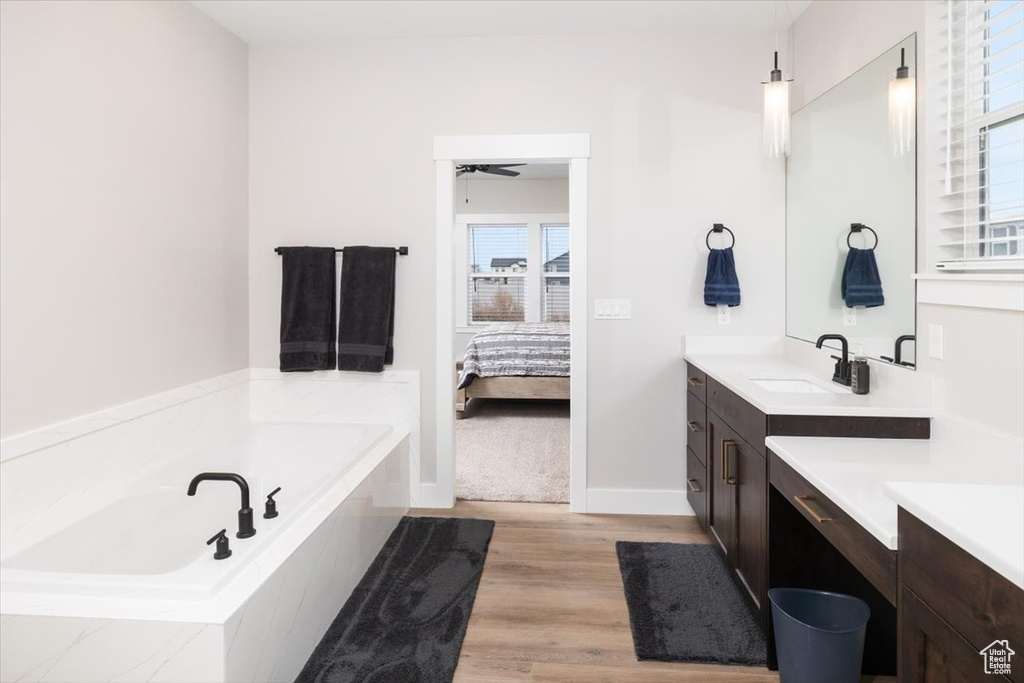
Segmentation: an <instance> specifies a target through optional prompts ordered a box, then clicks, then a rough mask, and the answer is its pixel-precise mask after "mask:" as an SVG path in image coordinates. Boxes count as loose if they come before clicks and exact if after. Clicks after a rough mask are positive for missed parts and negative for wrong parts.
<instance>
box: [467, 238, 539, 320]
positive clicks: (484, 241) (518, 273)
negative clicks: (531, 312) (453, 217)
mask: <svg viewBox="0 0 1024 683" xmlns="http://www.w3.org/2000/svg"><path fill="white" fill-rule="evenodd" d="M468 237H469V240H468V242H469V254H468V255H467V256H468V263H469V283H468V294H469V297H468V298H469V323H470V324H480V323H494V322H524V321H525V320H526V288H527V282H526V274H527V246H526V226H525V225H470V226H469V236H468Z"/></svg>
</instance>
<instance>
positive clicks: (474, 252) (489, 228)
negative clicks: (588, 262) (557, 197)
mask: <svg viewBox="0 0 1024 683" xmlns="http://www.w3.org/2000/svg"><path fill="white" fill-rule="evenodd" d="M456 228H457V229H456V239H457V242H460V243H461V244H458V245H457V247H456V248H457V249H458V251H457V252H456V254H457V264H456V267H457V268H458V269H459V270H460V271H461V272H463V273H465V277H464V278H459V279H460V280H461V283H460V285H459V291H458V297H459V300H458V301H457V302H456V303H457V308H456V311H457V326H458V327H461V328H479V327H483V326H486V325H490V324H493V323H500V322H510V323H511V322H536V323H539V322H566V323H567V322H569V222H568V217H567V216H564V215H558V214H556V215H533V214H530V215H518V214H516V215H500V216H499V215H487V214H480V215H459V216H457V217H456ZM535 264H539V265H535Z"/></svg>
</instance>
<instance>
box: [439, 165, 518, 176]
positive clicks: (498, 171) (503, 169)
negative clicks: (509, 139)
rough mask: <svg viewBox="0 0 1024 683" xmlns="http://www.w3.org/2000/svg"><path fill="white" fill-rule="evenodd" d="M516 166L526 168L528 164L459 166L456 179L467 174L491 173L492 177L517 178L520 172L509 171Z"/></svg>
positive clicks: (456, 169)
mask: <svg viewBox="0 0 1024 683" xmlns="http://www.w3.org/2000/svg"><path fill="white" fill-rule="evenodd" d="M514 166H526V164H459V165H458V166H456V167H455V177H456V178H458V177H459V176H461V175H465V174H467V173H478V172H479V173H490V174H491V175H503V176H509V177H510V178H515V177H516V176H517V175H519V171H509V170H508V169H510V168H512V167H514Z"/></svg>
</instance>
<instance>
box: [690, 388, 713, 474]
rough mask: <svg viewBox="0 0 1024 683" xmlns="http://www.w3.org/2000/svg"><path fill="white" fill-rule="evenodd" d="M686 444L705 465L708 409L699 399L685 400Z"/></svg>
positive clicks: (706, 461)
mask: <svg viewBox="0 0 1024 683" xmlns="http://www.w3.org/2000/svg"><path fill="white" fill-rule="evenodd" d="M686 445H687V446H688V447H689V448H690V450H692V451H693V453H694V455H696V456H697V459H698V460H700V463H701V464H702V465H704V466H705V467H707V464H708V459H707V452H708V409H707V407H706V406H705V405H704V404H703V403H701V402H700V401H692V400H691V401H687V402H686Z"/></svg>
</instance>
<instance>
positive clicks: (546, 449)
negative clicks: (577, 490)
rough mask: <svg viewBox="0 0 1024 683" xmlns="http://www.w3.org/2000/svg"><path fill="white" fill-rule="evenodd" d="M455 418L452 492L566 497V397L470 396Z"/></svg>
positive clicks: (493, 497) (464, 496)
mask: <svg viewBox="0 0 1024 683" xmlns="http://www.w3.org/2000/svg"><path fill="white" fill-rule="evenodd" d="M467 408H468V410H467V411H466V417H464V418H463V419H461V420H456V421H455V496H456V497H457V498H459V499H460V500H490V501H509V502H517V503H568V502H569V402H568V401H511V400H510V401H503V400H497V399H484V400H476V401H470V402H469V405H468V406H467Z"/></svg>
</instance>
